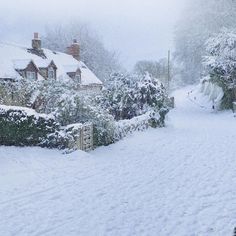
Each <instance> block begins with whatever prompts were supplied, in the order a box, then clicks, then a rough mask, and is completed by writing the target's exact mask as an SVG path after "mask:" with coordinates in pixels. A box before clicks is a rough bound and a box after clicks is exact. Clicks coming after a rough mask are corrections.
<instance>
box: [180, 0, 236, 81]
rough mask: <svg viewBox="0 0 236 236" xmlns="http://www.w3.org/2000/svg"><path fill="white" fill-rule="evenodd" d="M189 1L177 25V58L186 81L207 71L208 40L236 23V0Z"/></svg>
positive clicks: (196, 77) (196, 79)
mask: <svg viewBox="0 0 236 236" xmlns="http://www.w3.org/2000/svg"><path fill="white" fill-rule="evenodd" d="M187 4H188V5H187V7H186V9H185V10H184V12H183V14H182V18H181V19H180V20H179V22H178V23H177V27H176V32H175V59H176V61H177V62H178V64H179V66H180V69H181V71H180V73H181V77H182V80H183V82H184V83H187V84H191V83H196V82H198V81H199V78H200V76H201V73H202V71H203V66H202V56H203V55H205V42H206V40H207V39H208V38H209V37H210V36H212V35H213V34H214V33H219V32H220V30H221V29H222V27H227V28H234V27H235V25H236V1H235V0H208V1H205V0H198V1H189V2H188V3H187Z"/></svg>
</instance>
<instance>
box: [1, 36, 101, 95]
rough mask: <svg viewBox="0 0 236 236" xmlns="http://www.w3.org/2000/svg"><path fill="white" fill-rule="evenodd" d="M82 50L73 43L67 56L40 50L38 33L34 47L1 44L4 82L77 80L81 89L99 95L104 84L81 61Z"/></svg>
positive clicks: (33, 43) (68, 49)
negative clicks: (20, 80) (19, 80)
mask: <svg viewBox="0 0 236 236" xmlns="http://www.w3.org/2000/svg"><path fill="white" fill-rule="evenodd" d="M79 54H80V47H79V44H78V43H77V42H76V41H74V42H73V43H72V45H71V46H70V47H68V48H67V51H66V53H62V52H54V51H51V50H49V49H45V48H41V40H40V38H39V36H38V33H35V34H34V39H33V40H32V47H31V48H27V47H22V46H17V45H12V44H5V43H0V79H1V80H18V79H22V78H24V79H29V80H43V79H45V80H48V79H55V80H64V81H68V80H74V81H75V82H76V83H78V89H79V90H81V91H84V92H86V93H98V92H99V91H101V89H102V86H103V84H102V82H101V81H100V80H99V79H98V78H97V77H96V75H95V74H94V73H93V72H92V71H91V70H90V69H89V68H88V67H87V66H86V65H85V64H84V63H83V62H82V61H80V58H79V57H80V56H79Z"/></svg>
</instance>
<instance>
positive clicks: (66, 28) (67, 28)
mask: <svg viewBox="0 0 236 236" xmlns="http://www.w3.org/2000/svg"><path fill="white" fill-rule="evenodd" d="M74 39H77V41H78V43H79V44H80V57H81V60H82V61H83V62H85V64H86V65H87V66H88V67H89V68H90V69H91V70H92V71H93V72H94V73H95V74H96V75H97V76H98V77H99V78H100V79H101V80H102V81H103V82H106V81H107V80H108V79H109V76H110V74H111V73H113V72H116V71H119V70H121V69H122V68H121V65H120V63H119V60H118V56H117V54H116V53H115V52H112V51H109V50H107V49H106V48H105V46H104V44H103V42H102V40H101V39H100V38H99V36H98V35H97V34H96V33H95V32H94V30H92V29H91V28H89V26H88V25H86V24H81V23H78V22H73V23H70V24H69V23H68V24H65V25H63V26H62V25H59V26H52V27H48V28H47V29H46V33H45V36H44V37H43V46H44V47H46V48H49V49H51V50H55V51H61V52H65V50H66V48H67V47H68V46H69V45H70V44H71V42H72V41H73V40H74Z"/></svg>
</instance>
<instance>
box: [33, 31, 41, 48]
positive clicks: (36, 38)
mask: <svg viewBox="0 0 236 236" xmlns="http://www.w3.org/2000/svg"><path fill="white" fill-rule="evenodd" d="M32 48H33V49H34V50H41V39H40V38H39V33H34V38H33V40H32Z"/></svg>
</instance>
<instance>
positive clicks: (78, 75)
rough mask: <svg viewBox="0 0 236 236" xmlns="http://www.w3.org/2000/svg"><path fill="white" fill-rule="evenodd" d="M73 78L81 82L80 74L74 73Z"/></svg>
mask: <svg viewBox="0 0 236 236" xmlns="http://www.w3.org/2000/svg"><path fill="white" fill-rule="evenodd" d="M75 80H76V82H79V83H81V74H79V73H78V74H76V75H75Z"/></svg>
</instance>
